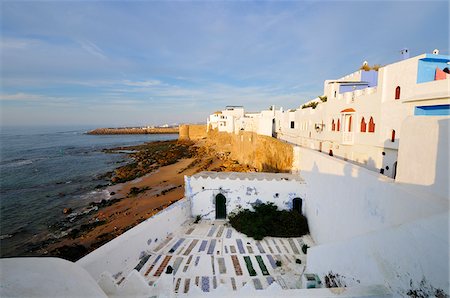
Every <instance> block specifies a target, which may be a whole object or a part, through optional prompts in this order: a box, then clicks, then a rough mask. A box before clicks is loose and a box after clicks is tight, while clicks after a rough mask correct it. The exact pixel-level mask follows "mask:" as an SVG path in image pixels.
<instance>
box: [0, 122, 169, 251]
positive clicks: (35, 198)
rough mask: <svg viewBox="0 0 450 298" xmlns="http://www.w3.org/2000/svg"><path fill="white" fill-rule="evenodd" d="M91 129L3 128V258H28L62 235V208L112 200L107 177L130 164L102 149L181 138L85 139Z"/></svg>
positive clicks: (0, 230) (0, 186) (0, 177)
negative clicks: (36, 248)
mask: <svg viewBox="0 0 450 298" xmlns="http://www.w3.org/2000/svg"><path fill="white" fill-rule="evenodd" d="M94 128H95V127H92V126H81V125H80V126H75V125H74V126H58V127H54V126H53V127H50V126H29V127H28V126H3V127H2V128H1V130H0V174H1V175H0V244H1V247H0V256H1V257H6V256H22V255H27V253H28V251H29V249H30V248H31V247H32V246H33V244H34V243H38V242H39V241H40V240H41V239H46V238H48V239H52V238H53V239H56V238H59V237H61V236H64V231H61V229H59V228H58V223H59V222H61V221H62V220H64V219H65V218H66V216H67V215H65V214H63V209H64V208H71V209H73V210H75V211H76V210H78V212H81V211H82V210H83V208H85V207H87V206H88V205H89V203H91V202H94V201H101V200H102V199H108V198H109V197H110V195H109V193H108V191H107V190H105V189H104V187H103V188H102V187H101V186H106V185H107V184H108V183H109V179H108V177H107V175H106V174H107V173H108V172H111V171H113V170H114V169H116V168H117V167H119V166H121V165H123V164H125V163H127V162H129V161H130V160H129V159H128V157H127V156H126V154H124V153H115V154H111V153H104V152H102V150H103V149H109V148H114V147H119V146H132V145H137V144H142V143H144V142H152V141H163V140H172V139H176V138H177V136H178V135H176V134H171V135H156V134H155V135H151V134H148V135H87V134H86V132H87V131H89V130H91V129H94Z"/></svg>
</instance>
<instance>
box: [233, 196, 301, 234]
mask: <svg viewBox="0 0 450 298" xmlns="http://www.w3.org/2000/svg"><path fill="white" fill-rule="evenodd" d="M253 209H254V210H255V211H250V210H248V209H243V210H240V211H239V212H237V213H235V214H231V215H230V216H229V221H230V224H231V226H232V227H233V228H235V229H236V230H237V231H239V232H241V233H244V234H246V235H247V236H249V237H252V238H254V239H255V240H262V239H263V238H264V237H266V236H272V237H300V236H303V235H305V234H308V232H309V229H308V222H307V220H306V217H304V216H303V215H302V214H300V213H299V212H295V211H288V210H278V207H277V206H275V205H274V204H273V203H267V204H257V205H254V206H253Z"/></svg>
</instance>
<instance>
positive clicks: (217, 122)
mask: <svg viewBox="0 0 450 298" xmlns="http://www.w3.org/2000/svg"><path fill="white" fill-rule="evenodd" d="M243 116H244V107H242V106H226V108H225V110H222V111H218V112H215V113H213V114H211V115H210V116H209V117H208V119H207V122H206V124H207V129H209V128H211V129H218V130H219V131H221V132H229V133H231V132H234V131H235V123H236V119H239V118H242V117H243Z"/></svg>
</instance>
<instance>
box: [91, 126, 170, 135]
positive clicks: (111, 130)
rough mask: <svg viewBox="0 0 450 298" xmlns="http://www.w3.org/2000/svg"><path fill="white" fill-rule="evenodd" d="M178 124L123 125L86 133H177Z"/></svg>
mask: <svg viewBox="0 0 450 298" xmlns="http://www.w3.org/2000/svg"><path fill="white" fill-rule="evenodd" d="M177 133H178V126H176V127H153V128H144V127H123V128H120V127H119V128H97V129H94V130H91V131H88V132H87V134H88V135H130V134H133V135H136V134H177Z"/></svg>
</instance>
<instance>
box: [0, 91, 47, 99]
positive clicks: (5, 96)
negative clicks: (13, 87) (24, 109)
mask: <svg viewBox="0 0 450 298" xmlns="http://www.w3.org/2000/svg"><path fill="white" fill-rule="evenodd" d="M42 99H43V97H42V96H41V95H38V94H27V93H22V92H19V93H15V94H0V100H1V101H39V100H42Z"/></svg>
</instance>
